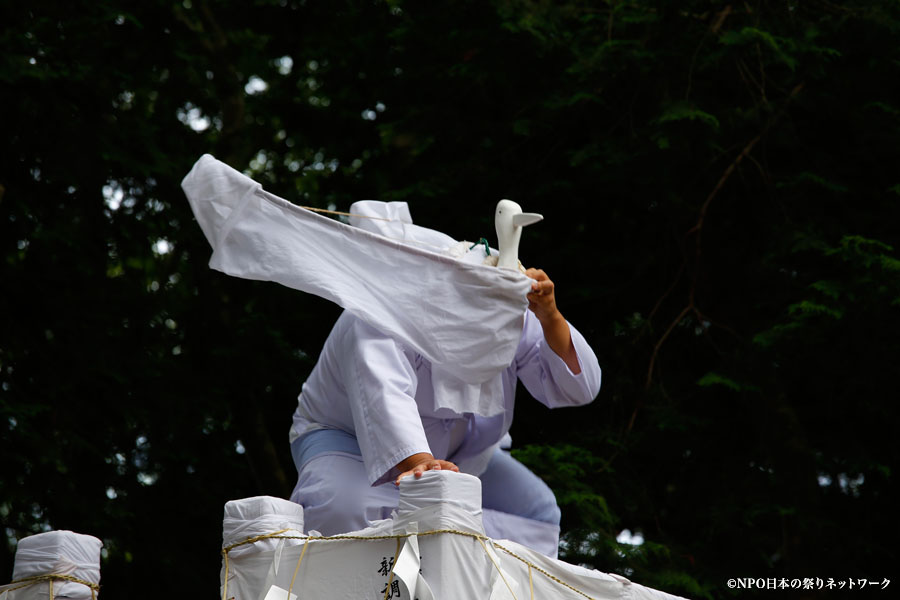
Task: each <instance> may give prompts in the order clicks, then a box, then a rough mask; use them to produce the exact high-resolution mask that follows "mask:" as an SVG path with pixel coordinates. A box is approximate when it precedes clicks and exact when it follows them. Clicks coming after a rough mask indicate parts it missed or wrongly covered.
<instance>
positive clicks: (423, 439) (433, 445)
mask: <svg viewBox="0 0 900 600" xmlns="http://www.w3.org/2000/svg"><path fill="white" fill-rule="evenodd" d="M527 275H528V276H529V277H531V278H532V279H533V280H534V282H533V284H532V291H531V293H529V294H528V301H529V310H527V311H526V313H525V317H524V318H525V322H524V327H523V330H522V336H521V339H520V342H519V345H518V348H517V351H516V354H515V358H514V360H513V361H512V363H511V364H510V365H509V367H508V368H507V369H506V370H505V372H503V374H502V385H503V398H502V403H503V410H502V411H501V412H500V413H499V414H496V415H493V416H489V417H485V416H481V415H477V414H473V413H464V414H458V413H456V412H453V411H451V410H449V409H447V408H437V407H436V403H435V398H434V393H433V387H432V381H431V370H432V369H431V367H432V366H431V364H430V363H429V362H428V361H427V360H426V359H424V358H423V357H422V356H420V355H418V354H416V353H415V352H414V351H412V350H410V349H409V348H406V347H404V346H403V345H402V344H400V343H399V342H397V341H395V340H394V339H392V338H391V337H388V336H387V335H385V334H383V333H381V332H380V331H378V330H377V329H375V328H374V327H372V326H370V325H367V324H366V323H364V322H363V321H362V320H360V319H358V318H356V317H354V316H353V315H351V314H350V313H348V312H345V313H344V314H343V315H342V316H341V317H340V318H339V319H338V321H337V323H336V324H335V326H334V329H333V330H332V332H331V334H330V335H329V337H328V339H327V341H326V342H325V347H324V348H323V350H322V354H321V355H320V357H319V361H318V363H317V364H316V366H315V368H314V369H313V371H312V373H311V374H310V377H309V379H307V381H306V382H305V383H304V384H303V388H302V392H301V394H300V397H299V403H298V407H297V410H296V411H295V413H294V418H293V426H292V428H291V436H290V437H291V450H292V454H293V457H294V461H295V464H296V466H297V469H298V473H299V477H298V482H297V486H296V487H295V489H294V491H293V494H292V495H291V499H292V500H294V501H295V502H298V503H300V504H302V505H303V507H304V518H305V523H306V527H307V529H308V530H316V531H319V532H321V533H323V534H325V535H334V534H338V533H344V532H347V531H354V530H358V529H363V528H365V527H367V526H369V524H370V523H371V522H372V521H375V520H377V519H383V518H388V517H389V516H390V513H391V511H392V510H393V509H394V508H396V507H397V502H398V492H397V489H396V486H395V485H392V482H397V481H399V479H400V478H402V477H405V476H414V477H420V476H421V474H422V472H423V471H425V470H429V469H450V470H454V471H456V470H462V471H463V472H468V473H471V474H473V475H477V476H479V477H480V478H481V480H482V494H483V507H484V509H485V510H484V515H483V516H484V524H485V531H486V533H487V535H489V536H490V537H494V538H505V539H512V540H514V541H517V542H520V543H522V544H524V545H527V546H530V547H532V548H534V549H535V550H538V551H540V552H543V553H544V554H547V555H549V556H553V557H555V556H556V553H557V546H558V541H559V519H560V512H559V508H558V507H557V504H556V500H555V497H554V496H553V492H552V491H551V490H550V489H549V487H547V485H546V484H544V483H543V482H542V481H541V480H540V479H539V478H538V477H537V476H536V475H534V474H533V473H531V471H529V470H528V469H527V468H526V467H525V466H524V465H522V464H521V463H519V462H518V461H516V460H515V459H514V458H512V457H511V456H510V455H509V453H508V452H506V451H505V450H502V449H500V445H501V442H502V441H503V440H504V439H506V440H508V439H509V438H508V432H509V428H510V425H511V424H512V418H513V407H514V401H515V390H516V380H517V378H518V379H520V380H521V381H522V383H523V384H524V385H525V388H526V389H527V390H528V392H529V393H530V394H531V395H532V396H534V397H535V398H536V399H537V400H538V401H540V402H542V403H543V404H545V405H546V406H548V407H550V408H555V407H560V406H578V405H583V404H587V403H589V402H591V401H592V400H593V399H594V397H595V396H596V395H597V393H598V391H599V388H600V367H599V365H598V362H597V358H596V356H595V355H594V353H593V351H592V350H591V348H590V346H589V345H588V344H587V342H586V341H585V339H584V337H583V336H582V335H581V334H580V333H579V332H578V331H577V330H576V329H575V328H574V327H572V326H571V325H570V324H569V323H568V322H567V321H566V320H565V319H564V318H563V316H562V314H560V312H559V310H558V309H557V306H556V300H555V293H554V285H553V282H552V281H551V280H550V279H549V278H548V277H547V275H546V274H545V273H544V272H543V271H540V270H536V269H529V270H528V272H527Z"/></svg>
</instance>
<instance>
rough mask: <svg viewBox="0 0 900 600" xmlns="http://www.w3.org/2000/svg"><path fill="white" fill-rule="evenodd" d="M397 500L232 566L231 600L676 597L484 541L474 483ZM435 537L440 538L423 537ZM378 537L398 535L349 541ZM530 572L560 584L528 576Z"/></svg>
mask: <svg viewBox="0 0 900 600" xmlns="http://www.w3.org/2000/svg"><path fill="white" fill-rule="evenodd" d="M400 496H401V501H400V507H399V508H398V510H397V512H395V513H394V514H393V516H392V518H391V519H388V520H385V521H381V522H379V523H376V524H375V525H374V526H372V527H369V528H367V529H363V530H360V531H355V532H352V533H350V534H347V535H345V536H338V537H341V538H344V539H341V540H316V539H312V540H310V541H309V542H308V543H307V545H306V548H305V551H304V548H303V547H302V546H300V547H297V546H295V547H292V548H285V549H284V550H283V551H282V552H281V553H280V555H277V556H276V554H275V552H272V551H261V552H258V553H254V554H249V555H245V556H238V557H235V558H234V559H230V560H229V579H228V590H227V593H228V597H229V598H230V597H232V596H233V597H234V598H235V600H258V599H260V598H265V597H266V593H267V592H268V591H269V590H271V589H272V588H273V586H275V587H276V588H278V590H276V591H278V594H279V595H278V596H275V597H278V598H287V597H288V596H287V593H286V592H287V591H288V590H290V592H291V593H292V594H297V595H299V596H300V597H301V598H306V597H308V598H370V597H377V598H382V597H384V595H385V593H386V592H387V594H388V597H392V598H398V597H399V598H419V600H433V599H442V598H466V599H468V600H489V599H492V600H499V599H501V598H513V597H516V598H530V597H532V596H531V590H530V585H531V584H530V583H529V581H531V583H533V586H534V596H533V597H535V598H553V599H554V600H557V599H559V600H583V599H584V597H585V595H587V596H588V597H591V598H595V599H597V600H612V599H624V600H631V599H634V600H652V599H655V600H674V599H675V598H676V596H672V595H669V594H665V593H663V592H659V591H656V590H652V589H650V588H646V587H644V586H641V585H638V584H635V583H632V582H631V581H629V580H628V579H626V578H624V577H620V576H618V575H609V574H606V573H601V572H599V571H594V570H590V569H586V568H583V567H577V566H575V565H570V564H567V563H564V562H562V561H559V560H555V559H551V558H548V557H546V556H543V555H541V554H539V553H537V552H534V551H532V550H530V549H528V548H526V547H524V546H522V545H519V544H517V543H515V542H511V541H509V540H496V541H495V540H491V539H490V538H487V537H485V536H484V528H483V526H482V523H481V517H480V510H479V509H480V497H481V490H480V486H479V482H478V480H477V479H476V478H474V477H472V476H469V475H464V474H460V473H452V472H449V471H429V472H427V473H425V474H424V475H423V476H422V478H421V479H414V478H412V477H407V478H404V479H403V480H402V481H401V483H400ZM451 500H452V501H451ZM445 530H448V531H445ZM437 531H442V533H432V534H429V535H426V534H427V533H428V532H437ZM378 536H397V537H388V538H387V539H353V538H356V537H360V538H376V537H378ZM301 554H302V557H303V558H302V561H301V560H300V558H301ZM276 562H277V563H278V566H277V568H274V567H273V564H274V563H276ZM298 563H299V565H298ZM529 564H530V565H533V566H534V567H539V568H540V569H541V570H542V571H544V572H545V573H549V574H550V575H552V576H553V577H555V578H557V579H558V580H560V581H562V582H564V583H565V584H566V585H562V584H560V583H559V582H558V581H554V580H553V579H551V578H549V577H547V576H546V575H545V574H544V573H542V572H541V571H538V570H537V569H534V568H531V569H529ZM298 567H299V568H298ZM292 579H293V585H292ZM222 582H224V580H222V581H220V583H222ZM567 586H569V587H567ZM576 590H577V591H576Z"/></svg>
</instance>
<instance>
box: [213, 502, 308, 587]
mask: <svg viewBox="0 0 900 600" xmlns="http://www.w3.org/2000/svg"><path fill="white" fill-rule="evenodd" d="M302 535H303V507H302V506H300V505H299V504H296V503H294V502H291V501H289V500H284V499H283V498H274V497H272V496H255V497H253V498H243V499H241V500H231V501H230V502H226V503H225V518H224V519H223V521H222V550H223V558H222V570H221V572H220V573H219V585H220V586H221V588H222V591H223V595H224V591H225V590H226V589H227V588H226V586H230V589H232V590H233V589H241V588H243V587H245V586H246V584H245V583H244V579H245V573H244V572H243V571H242V570H241V569H240V568H239V567H238V568H235V567H234V565H235V560H236V559H241V558H245V557H248V556H252V555H254V554H258V553H260V552H266V553H268V554H269V555H270V556H271V555H274V556H275V557H280V556H281V552H282V550H283V549H284V548H285V547H289V546H296V545H297V544H302V543H303V542H304V540H302V539H290V536H302ZM270 536H271V537H270ZM278 562H279V561H278V559H277V558H276V560H275V561H272V560H271V558H270V559H269V563H270V564H271V566H272V568H275V569H277V566H278ZM229 597H230V596H229Z"/></svg>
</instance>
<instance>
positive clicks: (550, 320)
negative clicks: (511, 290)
mask: <svg viewBox="0 0 900 600" xmlns="http://www.w3.org/2000/svg"><path fill="white" fill-rule="evenodd" d="M525 275H527V276H528V277H530V278H531V279H533V280H534V281H532V283H531V292H530V293H529V294H528V296H527V298H528V308H529V310H531V312H533V313H534V316H536V317H537V319H538V321H540V323H541V327H542V328H543V330H544V339H545V340H547V344H548V345H549V346H550V349H551V350H553V351H554V352H555V353H556V354H557V356H559V357H560V358H562V359H563V361H565V363H566V366H568V367H569V370H570V371H572V373H574V374H576V375H578V374H579V373H581V365H579V364H578V353H577V352H576V351H575V345H574V344H573V343H572V333H571V331H569V324H568V323H567V322H566V319H565V318H564V317H563V316H562V313H560V312H559V309H558V308H557V307H556V290H555V286H554V285H553V281H551V280H550V277H548V276H547V274H546V273H544V271H542V270H541V269H528V270H527V271H525Z"/></svg>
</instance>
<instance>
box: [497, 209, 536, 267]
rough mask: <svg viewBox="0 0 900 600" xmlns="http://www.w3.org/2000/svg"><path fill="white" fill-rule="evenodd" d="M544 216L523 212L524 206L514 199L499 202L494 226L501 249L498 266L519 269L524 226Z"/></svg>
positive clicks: (498, 245)
mask: <svg viewBox="0 0 900 600" xmlns="http://www.w3.org/2000/svg"><path fill="white" fill-rule="evenodd" d="M543 218H544V217H542V216H541V215H539V214H537V213H525V212H522V207H521V206H519V205H518V204H516V203H515V202H513V201H512V200H501V201H500V202H498V203H497V210H496V212H494V226H495V227H496V228H497V247H498V249H499V250H500V258H499V260H498V262H497V266H498V267H503V268H507V269H518V267H519V238H520V237H521V235H522V228H523V227H525V226H526V225H531V224H532V223H537V222H538V221H540V220H542V219H543Z"/></svg>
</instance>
